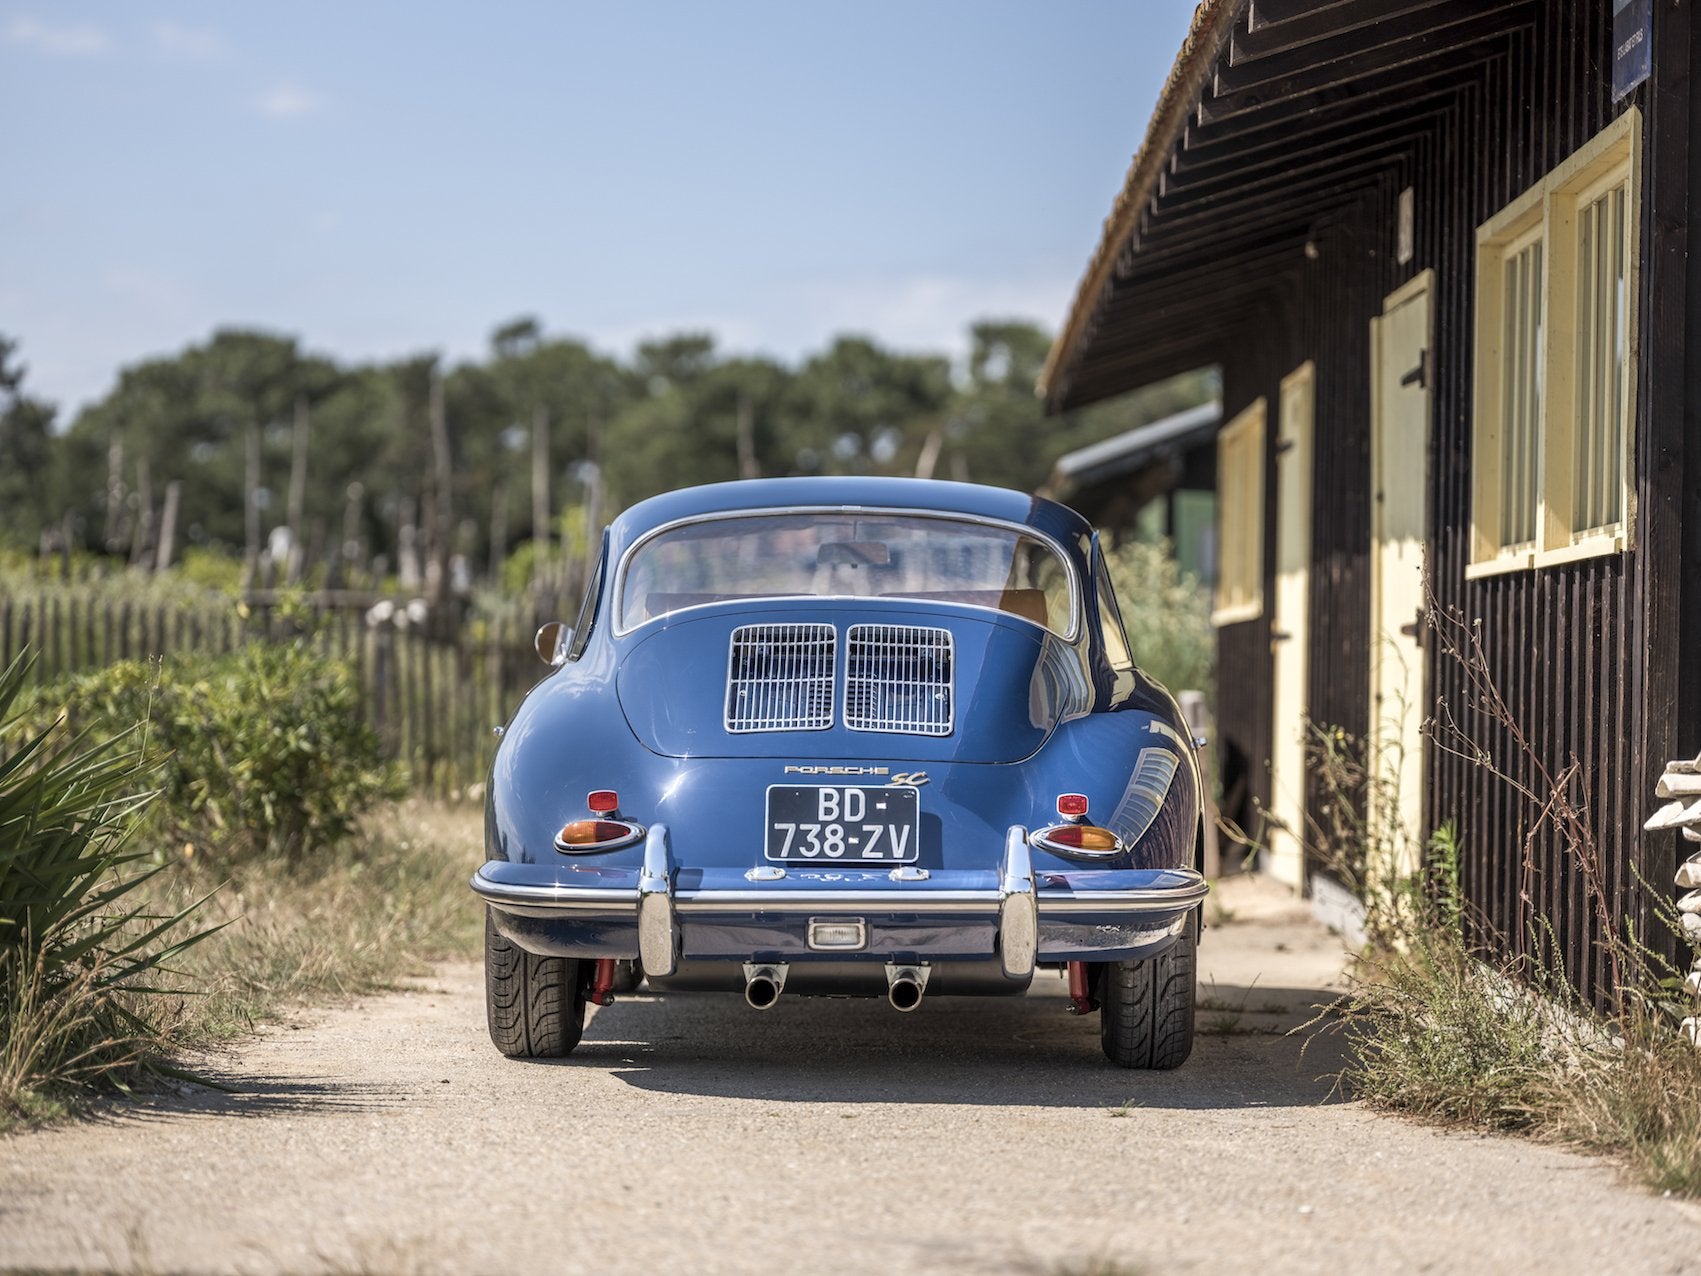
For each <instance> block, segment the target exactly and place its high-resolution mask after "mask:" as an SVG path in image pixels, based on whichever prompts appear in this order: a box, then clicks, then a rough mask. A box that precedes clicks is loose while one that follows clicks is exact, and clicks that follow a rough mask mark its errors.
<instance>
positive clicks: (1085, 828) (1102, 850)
mask: <svg viewBox="0 0 1701 1276" xmlns="http://www.w3.org/2000/svg"><path fill="white" fill-rule="evenodd" d="M1033 843H1034V845H1035V846H1038V847H1042V848H1044V849H1045V850H1048V851H1056V852H1057V853H1058V854H1059V855H1070V856H1078V857H1081V858H1085V859H1108V858H1110V857H1111V856H1114V855H1120V854H1121V853H1122V851H1123V849H1124V846H1123V842H1122V839H1121V838H1119V837H1118V836H1117V835H1116V834H1115V833H1113V832H1111V831H1110V830H1109V829H1106V828H1100V827H1099V826H1098V825H1096V824H1054V825H1052V826H1051V827H1050V828H1044V829H1041V830H1040V831H1039V832H1037V833H1035V834H1034V835H1033Z"/></svg>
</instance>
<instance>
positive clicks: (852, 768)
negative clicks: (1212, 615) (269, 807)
mask: <svg viewBox="0 0 1701 1276" xmlns="http://www.w3.org/2000/svg"><path fill="white" fill-rule="evenodd" d="M847 510H863V511H875V512H894V511H910V512H923V513H927V514H931V515H941V516H947V517H963V518H966V519H971V520H981V521H992V522H996V523H1001V524H1009V525H1013V526H1017V527H1021V528H1026V529H1030V530H1031V531H1032V532H1033V533H1034V534H1036V535H1037V536H1039V537H1041V538H1044V540H1046V541H1047V542H1049V543H1050V544H1052V545H1053V546H1055V547H1056V548H1057V549H1058V550H1059V551H1060V552H1061V553H1062V554H1063V555H1064V556H1065V557H1066V560H1067V562H1068V564H1069V567H1070V570H1071V572H1072V575H1073V581H1074V596H1075V615H1074V617H1073V619H1072V621H1071V623H1070V624H1069V626H1068V628H1069V629H1070V630H1071V631H1072V632H1071V634H1070V635H1068V636H1065V635H1063V634H1060V633H1057V632H1052V631H1051V630H1048V629H1047V628H1046V627H1045V626H1043V625H1040V624H1038V623H1035V622H1034V621H1032V620H1029V619H1025V618H1023V617H1022V616H1018V615H1012V614H1009V613H1006V612H1002V611H997V610H993V609H991V608H989V607H984V606H973V605H968V604H963V603H956V602H951V601H933V600H917V599H913V598H886V597H866V598H849V597H822V598H814V597H780V598H761V599H735V600H730V601H722V602H710V603H707V604H705V605H700V606H690V607H686V608H684V609H682V610H679V611H675V612H671V613H669V614H666V615H662V616H659V617H657V618H654V619H646V620H639V621H638V622H637V623H635V624H632V625H631V626H630V628H629V630H628V631H627V632H619V626H618V624H617V623H616V619H617V618H616V615H615V610H616V602H615V598H616V591H617V589H618V588H619V585H620V581H621V570H622V564H623V562H624V561H625V557H626V555H627V554H628V553H629V552H630V551H631V550H632V549H633V548H634V546H637V545H640V544H641V543H642V542H643V541H644V540H645V539H646V538H647V537H649V536H651V535H652V534H654V533H656V532H657V530H658V529H665V528H672V527H675V526H677V525H679V524H681V523H685V522H689V521H690V520H694V519H704V518H716V517H722V516H726V515H729V514H733V513H737V512H754V511H773V512H780V513H793V512H798V511H804V512H807V511H821V512H829V511H830V512H843V511H847ZM1095 552H1096V551H1095V548H1094V543H1093V541H1092V538H1091V529H1090V528H1089V527H1088V526H1087V524H1086V523H1085V522H1084V521H1083V520H1081V519H1080V518H1079V517H1078V516H1077V515H1075V514H1074V513H1073V512H1072V511H1070V510H1068V509H1066V508H1064V507H1062V506H1060V505H1056V504H1054V503H1052V502H1049V501H1045V500H1041V499H1038V498H1033V497H1029V496H1024V495H1022V494H1020V493H1016V492H1007V491H1000V490H997V489H990V488H983V487H976V486H972V485H967V484H956V483H939V482H930V481H922V480H904V479H869V478H846V479H824V478H823V479H774V480H757V481H751V482H741V483H729V484H717V485H713V486H709V487H701V488H692V489H686V490H683V491H678V492H672V493H668V494H666V495H664V496H659V497H655V498H653V499H651V500H649V501H645V502H643V503H641V504H639V505H636V506H634V507H632V508H631V509H629V510H628V511H626V512H625V513H624V514H623V515H621V516H620V517H619V518H618V519H617V520H615V522H614V523H613V524H612V525H611V527H610V528H609V530H608V533H607V535H606V537H605V542H604V553H603V561H602V566H601V569H600V571H599V572H598V584H597V586H596V595H597V596H596V598H595V599H594V600H592V602H591V604H590V606H589V608H588V609H587V612H586V614H585V616H583V617H582V618H581V632H580V633H579V634H578V635H576V638H575V651H574V655H575V657H576V658H574V659H571V660H569V661H568V662H567V663H565V664H563V665H562V666H561V667H559V668H558V669H556V670H554V671H553V672H552V673H551V674H550V675H549V676H548V677H546V678H544V679H543V681H542V682H540V683H539V684H538V686H537V687H536V688H534V690H533V691H532V692H531V693H530V694H529V695H528V696H527V697H526V699H525V701H524V702H523V703H522V704H521V706H520V708H519V710H518V711H517V712H516V713H515V715H514V718H513V720H512V721H511V722H510V723H509V724H508V727H507V729H506V730H505V732H504V733H503V736H502V739H501V742H500V744H499V746H498V748H497V752H496V756H495V759H494V762H493V766H492V772H491V777H490V783H489V788H488V799H487V800H488V806H487V820H486V863H485V864H484V866H483V867H482V868H481V869H480V870H479V872H478V874H477V875H476V876H475V878H474V881H473V886H474V889H475V890H476V891H477V892H478V894H479V895H480V896H481V897H482V898H483V899H484V900H485V901H486V902H487V903H488V904H489V905H490V906H491V910H492V912H491V915H492V920H493V922H494V924H495V925H496V927H497V929H498V931H499V932H500V933H501V934H503V935H505V936H506V937H507V938H509V939H510V940H511V941H512V942H514V943H516V944H518V945H519V946H521V947H522V948H525V949H528V950H530V951H533V952H537V953H550V954H559V955H563V956H570V957H579V958H589V959H601V958H619V959H639V958H641V959H642V961H643V964H644V968H645V971H646V973H647V974H648V975H649V977H650V979H651V982H652V983H654V984H656V985H657V986H659V987H664V988H666V987H678V988H697V987H721V988H729V989H731V988H739V987H742V986H743V975H742V974H741V972H742V971H743V970H744V968H745V966H746V965H747V964H748V963H752V962H782V963H787V964H788V965H789V966H790V969H791V970H792V971H793V977H792V983H790V984H788V987H792V988H795V989H797V990H801V991H811V990H814V991H823V992H884V991H885V987H886V985H885V981H884V977H883V976H882V975H881V974H880V970H881V968H882V967H884V966H888V965H890V964H892V963H894V962H904V963H917V964H921V965H928V966H932V967H933V968H934V969H935V971H936V980H937V983H936V985H935V987H936V990H937V991H942V992H953V991H960V992H970V993H986V992H1019V991H1021V990H1022V989H1023V988H1025V987H1026V986H1027V982H1028V980H1029V979H1031V977H1032V973H1033V967H1034V965H1035V964H1036V963H1041V962H1043V963H1057V962H1067V961H1116V960H1126V959H1130V958H1139V957H1144V956H1150V955H1155V954H1157V953H1159V952H1162V951H1164V949H1165V948H1166V946H1167V945H1169V944H1170V943H1172V942H1173V941H1174V939H1175V937H1176V936H1177V935H1178V934H1180V933H1181V930H1182V927H1183V924H1184V923H1185V920H1186V918H1187V916H1188V914H1189V913H1190V912H1191V910H1193V909H1194V908H1196V907H1197V906H1198V904H1199V902H1200V900H1201V899H1202V898H1203V895H1204V891H1205V885H1204V882H1203V879H1202V878H1200V876H1199V874H1198V871H1197V870H1198V864H1197V859H1196V857H1197V840H1198V838H1197V835H1198V829H1199V821H1200V798H1199V774H1198V769H1197V766H1196V762H1195V759H1194V756H1193V750H1192V747H1191V744H1190V743H1189V736H1188V734H1187V729H1186V727H1185V725H1184V724H1183V722H1182V719H1181V716H1180V713H1179V710H1178V709H1177V707H1176V705H1175V702H1174V700H1173V699H1172V698H1171V697H1170V695H1169V694H1168V692H1166V691H1165V690H1164V689H1163V688H1161V687H1159V686H1157V685H1156V684H1154V683H1152V682H1151V681H1149V680H1148V679H1146V678H1145V677H1144V676H1142V675H1140V674H1138V673H1137V672H1131V671H1128V670H1126V669H1124V670H1120V671H1119V670H1117V669H1114V668H1113V667H1112V666H1111V664H1110V663H1109V659H1108V657H1107V654H1106V646H1105V642H1104V638H1103V629H1102V626H1103V624H1104V623H1106V622H1105V621H1104V620H1103V619H1102V618H1101V610H1100V607H1099V605H1098V600H1097V598H1096V594H1095V589H1096V584H1095V582H1096V579H1097V578H1098V576H1099V573H1098V572H1097V571H1096V570H1095V563H1094V562H1093V561H1092V560H1093V555H1094V553H1095ZM1132 601H1133V602H1134V604H1135V605H1138V600H1132ZM587 619H588V620H589V629H588V632H584V621H585V620H587ZM765 624H779V625H816V626H830V627H832V629H833V630H834V632H835V633H836V634H837V635H839V636H840V638H841V639H842V638H843V635H844V634H845V632H846V631H847V629H848V628H849V627H850V626H853V625H862V624H880V625H894V626H909V627H921V628H925V629H927V630H930V631H945V632H947V633H948V634H949V639H950V643H951V650H952V653H953V654H952V664H951V677H952V678H953V679H954V682H953V684H952V685H953V691H952V694H953V695H954V697H955V699H954V702H953V703H954V705H955V713H954V719H953V721H952V723H951V729H950V731H949V733H948V734H937V735H928V734H917V733H912V732H890V731H881V730H854V729H851V728H850V727H849V726H847V725H846V719H847V716H848V715H846V714H834V715H833V720H832V722H831V723H830V724H829V725H828V726H826V727H825V728H823V729H816V730H775V731H755V732H743V733H741V732H734V731H730V730H729V729H728V726H727V722H726V714H727V706H728V678H729V673H728V659H729V655H728V653H729V649H730V647H729V645H730V643H731V642H732V638H733V634H734V631H735V630H738V629H739V628H740V627H742V626H748V625H765ZM834 677H835V678H837V677H838V675H837V673H835V675H834ZM833 685H834V686H835V687H837V686H838V683H837V682H835V683H834V684H833ZM918 777H919V778H918ZM891 783H903V784H909V785H912V786H913V787H915V789H916V791H917V793H918V795H919V800H920V822H919V842H918V845H917V848H916V852H915V857H914V860H913V863H911V864H908V865H904V866H902V871H897V870H895V869H894V867H893V866H890V865H886V864H881V865H879V866H877V867H867V866H858V864H857V862H856V861H855V860H854V859H846V860H844V861H827V860H822V861H819V862H816V861H810V862H807V863H801V862H797V861H791V862H787V863H784V864H774V863H772V862H770V861H769V860H768V859H767V858H766V855H765V845H766V836H767V828H766V824H767V820H768V818H769V817H768V814H767V805H766V802H767V798H766V795H767V792H768V789H769V787H770V786H774V785H817V784H819V785H836V786H846V787H862V788H865V789H866V790H868V791H869V792H873V791H875V790H877V789H878V788H880V787H881V786H885V785H888V784H891ZM592 790H614V791H616V792H617V793H618V795H619V807H620V809H619V815H620V817H621V818H624V819H627V820H631V821H634V822H636V823H637V824H638V825H641V826H642V828H643V830H644V833H645V836H644V837H643V838H642V839H641V840H638V841H635V842H633V843H632V844H631V845H627V846H624V847H621V848H619V849H615V850H609V851H604V852H600V853H593V854H581V853H571V854H570V853H564V852H563V851H561V850H558V849H557V848H556V842H555V838H556V834H557V831H558V830H560V829H561V828H562V825H563V824H564V823H565V822H567V821H570V820H575V819H582V818H585V817H586V816H587V806H586V797H587V794H588V793H589V792H590V791H592ZM1065 793H1072V794H1083V795H1085V797H1086V799H1087V804H1088V810H1089V812H1090V816H1089V822H1090V823H1092V824H1094V825H1098V826H1102V827H1105V828H1108V829H1110V830H1111V831H1112V832H1113V833H1115V834H1116V835H1117V837H1118V839H1120V842H1121V846H1120V849H1119V850H1118V851H1117V852H1116V853H1115V854H1114V855H1111V856H1109V857H1106V858H1097V859H1094V858H1090V857H1087V856H1083V855H1081V854H1071V853H1067V852H1065V851H1061V850H1059V849H1056V848H1054V847H1048V846H1047V845H1045V844H1043V843H1042V842H1041V841H1039V840H1038V839H1037V837H1036V835H1037V833H1038V832H1039V830H1041V829H1042V828H1044V827H1046V826H1049V825H1057V824H1058V823H1060V817H1059V816H1058V814H1057V805H1056V803H1057V799H1058V796H1059V795H1060V794H1065ZM822 919H839V920H841V921H843V922H845V923H846V926H841V927H839V928H837V929H833V930H832V931H831V933H833V934H834V935H836V936H840V937H842V936H844V935H846V934H853V935H854V934H860V935H861V936H862V942H861V943H860V944H859V945H858V946H857V947H855V948H854V949H852V950H847V949H845V948H843V947H822V946H820V945H819V944H818V943H817V938H818V936H819V935H821V934H824V933H827V932H825V931H823V930H821V926H822V925H823V924H824V923H823V921H822ZM847 927H848V929H847ZM829 929H831V928H829ZM1030 931H1031V932H1032V933H1031V934H1030V933H1029V932H1030ZM841 942H842V939H841ZM812 972H813V973H812ZM812 981H813V982H812Z"/></svg>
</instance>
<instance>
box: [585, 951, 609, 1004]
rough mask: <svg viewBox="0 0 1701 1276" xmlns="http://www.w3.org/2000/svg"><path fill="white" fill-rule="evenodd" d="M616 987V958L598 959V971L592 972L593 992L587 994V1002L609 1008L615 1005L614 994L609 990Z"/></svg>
mask: <svg viewBox="0 0 1701 1276" xmlns="http://www.w3.org/2000/svg"><path fill="white" fill-rule="evenodd" d="M613 987H614V958H612V957H601V958H598V959H597V965H596V969H595V970H594V971H592V972H591V990H590V991H589V992H588V993H586V994H585V1000H586V1001H588V1002H590V1003H591V1004H592V1005H593V1006H608V1005H612V1004H613V1003H614V994H613V993H611V992H610V991H609V989H611V988H613Z"/></svg>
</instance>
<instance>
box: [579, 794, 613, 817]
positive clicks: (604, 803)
mask: <svg viewBox="0 0 1701 1276" xmlns="http://www.w3.org/2000/svg"><path fill="white" fill-rule="evenodd" d="M585 805H586V806H588V807H590V809H591V814H592V815H613V814H614V813H615V812H616V811H618V810H619V809H620V794H618V793H616V792H615V791H614V790H613V789H592V790H591V791H590V792H589V793H587V794H586V795H585Z"/></svg>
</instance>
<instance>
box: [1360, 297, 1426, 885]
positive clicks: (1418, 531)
mask: <svg viewBox="0 0 1701 1276" xmlns="http://www.w3.org/2000/svg"><path fill="white" fill-rule="evenodd" d="M1433 282H1434V272H1433V271H1428V270H1426V271H1424V272H1423V273H1422V274H1421V275H1419V276H1418V277H1417V278H1415V279H1413V280H1412V281H1411V282H1409V283H1407V284H1405V285H1404V286H1402V287H1401V288H1398V289H1396V290H1395V291H1394V292H1392V293H1390V294H1388V297H1387V299H1386V300H1385V301H1384V302H1383V304H1382V315H1381V317H1380V318H1376V319H1372V320H1371V321H1370V342H1371V358H1372V365H1371V375H1372V378H1373V386H1372V394H1371V423H1370V483H1371V506H1370V582H1371V584H1370V639H1371V642H1370V737H1371V738H1370V740H1369V742H1368V743H1369V749H1370V762H1371V776H1372V792H1371V795H1370V803H1369V808H1370V809H1369V811H1368V812H1367V814H1368V815H1369V817H1370V820H1371V831H1372V836H1373V848H1372V849H1373V850H1374V851H1376V852H1377V853H1378V854H1377V855H1376V857H1375V860H1374V861H1373V863H1372V865H1371V877H1372V880H1373V881H1376V880H1379V879H1380V880H1382V881H1386V880H1387V877H1386V876H1385V875H1388V874H1392V875H1394V876H1403V875H1405V874H1408V873H1411V872H1413V871H1415V869H1416V868H1417V866H1418V864H1419V862H1420V853H1421V849H1422V836H1423V734H1422V729H1423V721H1424V718H1425V717H1426V716H1427V711H1428V704H1429V702H1428V699H1427V698H1426V695H1425V690H1424V655H1423V645H1422V640H1423V620H1422V617H1423V610H1424V550H1425V546H1426V545H1427V544H1428V540H1429V527H1428V518H1427V511H1428V508H1429V430H1430V426H1429V387H1430V383H1431V379H1432V366H1433V358H1432V356H1431V354H1430V351H1431V349H1432V344H1431V341H1430V292H1431V289H1432V287H1433Z"/></svg>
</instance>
